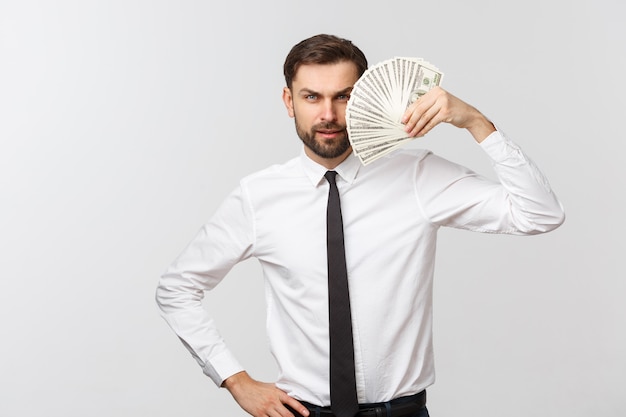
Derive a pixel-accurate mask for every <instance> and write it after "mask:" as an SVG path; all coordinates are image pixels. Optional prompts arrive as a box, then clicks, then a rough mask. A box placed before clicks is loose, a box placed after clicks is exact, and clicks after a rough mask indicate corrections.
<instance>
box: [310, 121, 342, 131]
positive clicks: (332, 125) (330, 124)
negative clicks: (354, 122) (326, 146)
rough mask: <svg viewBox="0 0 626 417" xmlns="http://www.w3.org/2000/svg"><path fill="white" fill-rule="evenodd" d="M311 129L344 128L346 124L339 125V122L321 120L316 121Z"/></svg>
mask: <svg viewBox="0 0 626 417" xmlns="http://www.w3.org/2000/svg"><path fill="white" fill-rule="evenodd" d="M312 130H313V131H317V130H346V126H345V125H340V124H339V123H333V122H322V123H318V124H316V125H313V127H312Z"/></svg>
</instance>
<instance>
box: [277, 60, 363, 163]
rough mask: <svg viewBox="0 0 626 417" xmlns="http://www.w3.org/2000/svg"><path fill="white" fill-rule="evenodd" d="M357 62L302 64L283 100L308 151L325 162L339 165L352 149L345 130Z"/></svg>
mask: <svg viewBox="0 0 626 417" xmlns="http://www.w3.org/2000/svg"><path fill="white" fill-rule="evenodd" d="M358 78H359V77H358V72H357V68H356V65H354V63H352V62H348V61H342V62H339V63H335V64H327V65H318V64H315V65H302V66H301V67H300V68H298V71H297V72H296V76H295V77H294V79H293V83H292V86H291V89H289V88H287V87H285V89H284V90H283V100H284V102H285V106H286V107H287V111H288V113H289V116H290V117H293V118H294V119H295V122H296V131H297V133H298V136H299V137H300V139H301V140H302V142H304V144H305V152H306V153H307V155H308V156H309V157H310V158H311V159H313V160H314V161H316V162H318V163H320V164H322V165H328V164H330V165H336V164H338V163H340V162H341V161H343V160H344V159H345V158H346V157H347V156H348V154H349V153H350V152H351V150H352V149H351V147H350V142H349V141H348V133H347V131H346V104H347V102H348V99H349V98H350V92H351V91H352V86H353V85H354V83H355V82H356V81H357V79H358Z"/></svg>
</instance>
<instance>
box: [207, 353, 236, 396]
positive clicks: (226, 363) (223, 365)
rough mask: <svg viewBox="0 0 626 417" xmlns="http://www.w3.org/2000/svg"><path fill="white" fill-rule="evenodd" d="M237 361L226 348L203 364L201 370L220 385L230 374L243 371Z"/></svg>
mask: <svg viewBox="0 0 626 417" xmlns="http://www.w3.org/2000/svg"><path fill="white" fill-rule="evenodd" d="M243 370H244V369H243V367H242V366H241V365H240V364H239V361H237V359H236V358H235V356H234V355H233V354H232V353H231V352H230V351H228V350H226V351H224V352H222V353H220V354H219V355H216V356H214V357H213V358H211V360H209V361H207V363H206V364H205V365H204V368H203V372H204V374H205V375H206V376H208V377H209V378H211V379H212V380H213V382H214V383H215V385H217V386H218V387H221V386H222V382H224V380H225V379H226V378H228V377H230V376H232V375H235V374H236V373H238V372H241V371H243Z"/></svg>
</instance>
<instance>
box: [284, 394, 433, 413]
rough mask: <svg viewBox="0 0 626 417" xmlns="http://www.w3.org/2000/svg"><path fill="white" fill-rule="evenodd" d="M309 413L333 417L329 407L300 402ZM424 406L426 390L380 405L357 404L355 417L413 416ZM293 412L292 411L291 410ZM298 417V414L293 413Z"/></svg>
mask: <svg viewBox="0 0 626 417" xmlns="http://www.w3.org/2000/svg"><path fill="white" fill-rule="evenodd" d="M300 402H301V403H302V405H304V406H305V407H306V408H307V409H308V410H309V411H310V412H311V414H310V417H334V414H333V412H332V411H331V410H330V407H320V406H318V405H315V404H310V403H307V402H305V401H300ZM425 406H426V390H424V391H422V392H419V393H417V394H415V395H409V396H407V397H400V398H396V399H394V400H391V401H386V402H381V403H369V404H359V412H358V413H357V414H356V416H355V417H391V416H393V417H402V416H410V415H412V414H415V413H416V412H417V411H419V410H420V409H422V408H424V407H425ZM291 411H292V412H293V410H291ZM294 414H295V415H296V416H298V415H299V414H298V413H294Z"/></svg>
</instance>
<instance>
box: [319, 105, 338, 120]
mask: <svg viewBox="0 0 626 417" xmlns="http://www.w3.org/2000/svg"><path fill="white" fill-rule="evenodd" d="M322 106H323V108H322V115H321V117H322V120H323V121H325V122H334V121H336V120H337V109H336V106H335V103H334V102H333V100H324V102H323V103H322Z"/></svg>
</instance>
